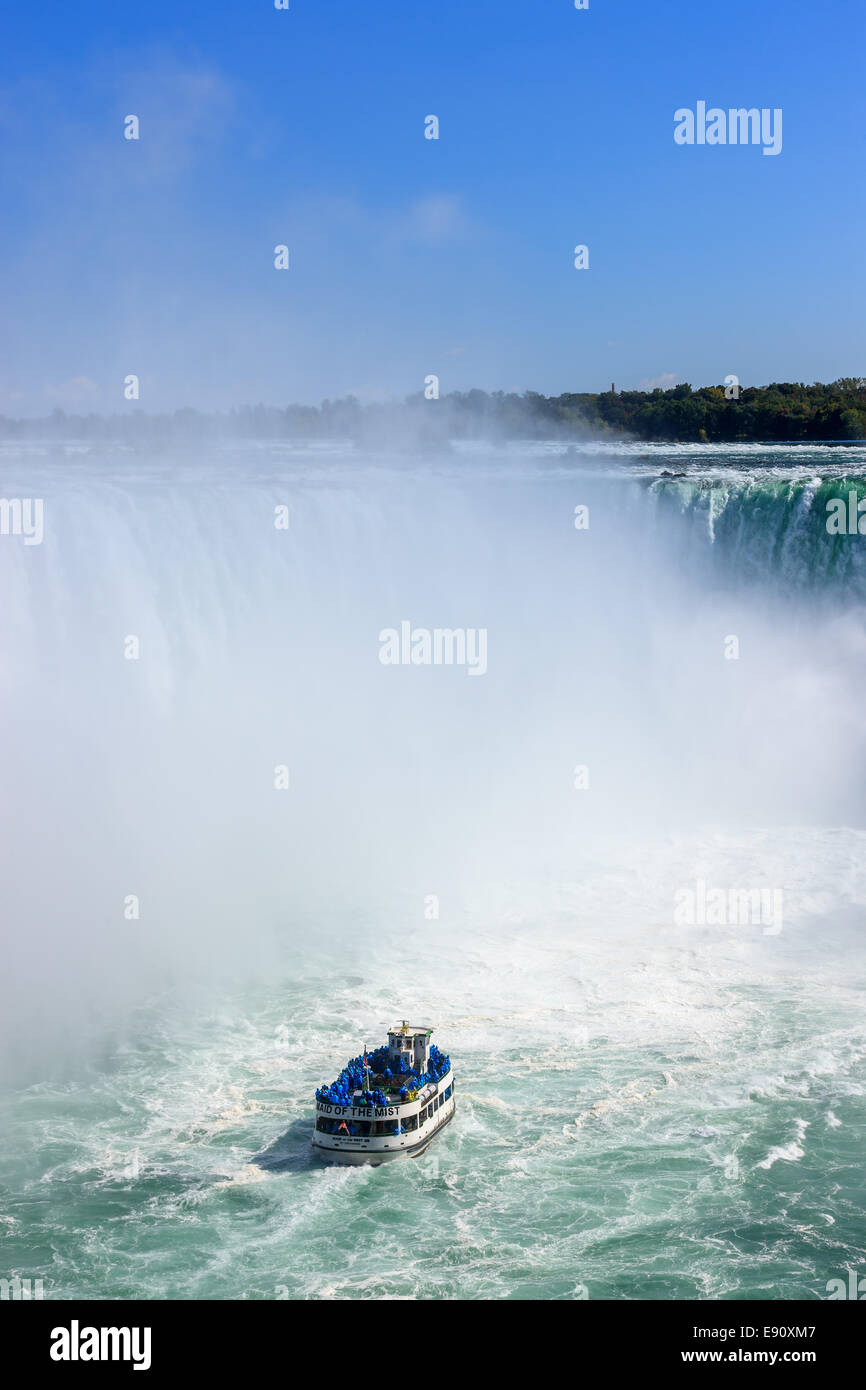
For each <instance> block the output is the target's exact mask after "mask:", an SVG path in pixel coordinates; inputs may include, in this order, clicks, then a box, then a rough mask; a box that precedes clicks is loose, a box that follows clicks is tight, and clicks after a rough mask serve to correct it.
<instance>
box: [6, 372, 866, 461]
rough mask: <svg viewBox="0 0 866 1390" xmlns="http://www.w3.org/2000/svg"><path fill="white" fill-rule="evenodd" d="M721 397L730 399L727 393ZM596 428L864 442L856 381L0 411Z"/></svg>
mask: <svg viewBox="0 0 866 1390" xmlns="http://www.w3.org/2000/svg"><path fill="white" fill-rule="evenodd" d="M729 397H731V398H729ZM599 435H602V436H604V435H607V436H609V437H611V438H623V437H625V438H636V439H642V440H648V441H649V440H657V441H662V442H664V441H667V442H680V441H681V442H684V443H713V442H720V443H735V442H737V441H757V442H761V441H769V440H773V441H775V440H788V441H792V442H796V441H806V440H821V439H825V440H852V439H866V378H863V377H840V378H839V380H838V381H833V382H831V383H829V384H828V385H825V384H824V383H822V382H815V383H814V384H812V385H810V386H807V385H804V383H803V382H784V381H783V382H778V381H777V382H773V383H772V385H770V386H746V387H743V388H741V389H739V388H738V395H737V397H736V399H734V398H733V397H732V395H731V388H729V389H728V394H727V396H726V391H725V387H724V386H701V387H699V388H698V389H697V390H692V388H691V386H689V385H688V384H686V383H681V384H680V385H678V386H672V387H670V389H668V390H661V389H660V388H656V389H655V390H653V391H614V390H611V391H601V392H597V393H591V392H576V393H572V392H566V393H565V394H564V395H561V396H543V395H540V394H539V393H538V392H536V391H525V392H523V393H516V392H504V391H493V392H487V391H454V392H452V393H450V394H449V395H446V396H443V397H442V398H441V399H439V400H427V399H425V397H424V395H423V394H422V393H418V394H417V395H414V396H409V397H407V398H406V400H404V401H402V402H394V403H374V404H368V405H362V404H361V403H360V402H359V401H358V400H356V399H355V397H354V396H347V397H345V398H343V399H341V400H336V401H328V400H325V401H322V403H321V405H320V406H307V405H289V406H286V407H279V406H266V405H255V406H243V407H240V408H237V409H232V410H229V411H227V412H224V413H217V414H204V413H202V412H199V411H197V410H191V409H184V410H176V411H174V413H173V414H169V415H149V414H146V413H145V412H144V411H142V410H140V409H137V408H135V409H132V410H130V411H129V412H125V411H124V412H120V413H118V414H115V415H111V416H99V415H92V414H91V415H67V414H65V413H64V412H63V411H62V410H55V411H53V412H52V414H51V415H49V416H48V417H47V418H43V419H19V420H12V419H7V418H6V417H3V416H0V439H7V440H14V439H20V440H27V439H85V440H91V441H99V440H102V441H105V442H106V443H110V442H113V441H116V440H120V441H125V442H128V443H130V444H134V445H140V446H142V447H146V446H148V445H152V444H158V443H170V442H182V441H185V440H201V441H207V440H217V439H220V440H237V441H241V440H250V439H261V440H264V439H269V440H278V439H293V440H328V439H330V440H337V439H340V440H345V439H350V440H353V441H355V442H357V443H359V444H362V445H364V444H370V445H375V446H377V447H387V446H388V445H389V444H391V445H393V447H395V448H401V447H404V446H406V445H413V446H423V445H429V446H431V447H440V446H443V445H445V444H446V443H447V441H448V440H449V439H468V440H471V439H476V440H502V439H550V440H559V439H580V438H583V439H586V438H591V437H593V436H599Z"/></svg>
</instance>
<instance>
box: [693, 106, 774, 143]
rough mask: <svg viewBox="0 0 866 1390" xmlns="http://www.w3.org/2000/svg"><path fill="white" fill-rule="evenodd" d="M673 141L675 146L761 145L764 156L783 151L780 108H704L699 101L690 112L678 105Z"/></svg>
mask: <svg viewBox="0 0 866 1390" xmlns="http://www.w3.org/2000/svg"><path fill="white" fill-rule="evenodd" d="M674 140H675V142H676V144H678V145H762V146H763V150H762V153H763V154H781V152H782V108H781V106H775V107H773V109H772V110H770V108H769V107H768V106H762V107H761V109H760V111H759V110H758V108H757V106H751V107H749V108H748V110H747V109H746V107H745V106H737V107H734V106H731V107H729V108H728V109H727V111H726V110H724V109H723V108H722V107H721V106H710V107H709V108H708V107H707V103H706V102H705V101H699V102H698V103H697V104H696V108H695V110H694V111H692V109H691V107H689V106H680V107H679V108H678V110H676V111H675V112H674Z"/></svg>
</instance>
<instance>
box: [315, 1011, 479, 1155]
mask: <svg viewBox="0 0 866 1390" xmlns="http://www.w3.org/2000/svg"><path fill="white" fill-rule="evenodd" d="M432 1032H433V1029H432V1028H427V1027H413V1026H412V1025H410V1024H408V1023H407V1022H406V1021H405V1019H404V1020H403V1022H402V1023H401V1024H399V1025H398V1027H396V1028H392V1029H391V1031H390V1032H389V1033H388V1042H387V1045H386V1046H385V1047H379V1048H377V1049H376V1050H375V1052H371V1053H369V1054H368V1053H367V1050H366V1048H365V1049H364V1052H363V1053H362V1054H361V1055H360V1056H359V1057H353V1058H352V1060H351V1061H350V1062H348V1063H347V1065H346V1066H345V1068H344V1069H343V1071H341V1073H340V1075H339V1076H338V1077H337V1080H336V1081H335V1082H333V1083H332V1085H330V1086H322V1087H320V1088H319V1090H318V1091H317V1092H316V1127H315V1129H314V1130H313V1147H314V1148H315V1149H316V1150H317V1152H318V1153H319V1154H320V1155H321V1156H322V1157H323V1158H326V1159H328V1160H329V1161H330V1162H332V1163H372V1164H374V1165H375V1164H379V1163H387V1162H388V1161H389V1160H390V1159H392V1158H417V1157H418V1156H419V1155H420V1154H422V1153H423V1152H424V1150H425V1149H426V1148H427V1145H428V1144H429V1143H430V1141H431V1140H432V1139H433V1138H435V1136H436V1135H437V1134H438V1133H439V1131H440V1129H444V1127H445V1125H447V1123H448V1121H449V1120H450V1119H451V1118H452V1117H453V1115H454V1110H455V1104H456V1102H455V1099H454V1073H453V1071H452V1069H451V1058H450V1057H448V1056H446V1054H445V1053H443V1052H440V1051H439V1048H438V1047H437V1046H436V1044H435V1043H431V1041H430V1035H431V1033H432Z"/></svg>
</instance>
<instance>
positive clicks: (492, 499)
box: [0, 449, 866, 1079]
mask: <svg viewBox="0 0 866 1390" xmlns="http://www.w3.org/2000/svg"><path fill="white" fill-rule="evenodd" d="M409 465H411V469H410V467H409ZM5 491H6V495H7V496H15V495H33V496H40V497H42V498H43V499H44V516H45V536H44V541H43V543H42V544H41V545H39V546H31V547H27V546H25V545H23V544H22V541H21V538H19V537H15V536H6V537H4V538H3V542H2V546H0V575H2V583H3V592H4V597H5V602H4V605H3V611H2V616H0V635H2V648H3V652H4V663H3V672H2V677H0V702H2V734H0V740H2V742H0V756H2V765H3V768H4V796H3V813H2V814H3V839H2V882H3V899H4V909H3V917H4V940H5V946H4V957H5V969H4V972H3V984H2V1033H3V1036H2V1053H3V1056H4V1058H5V1059H6V1068H7V1070H8V1071H9V1072H11V1074H12V1075H15V1076H20V1077H24V1078H30V1079H32V1078H33V1077H36V1076H40V1075H46V1074H54V1073H56V1072H57V1071H58V1070H59V1071H62V1070H63V1068H64V1067H67V1066H69V1065H76V1064H77V1061H80V1060H81V1059H84V1058H86V1057H88V1056H91V1055H93V1054H94V1050H95V1052H96V1055H102V1051H104V1049H105V1048H108V1049H109V1052H110V1049H111V1046H112V1045H113V1041H112V1040H116V1039H117V1038H119V1037H122V1036H123V1033H124V1030H125V1029H126V1028H128V1027H130V1026H131V1022H132V1020H133V1019H134V1017H135V1011H136V1010H137V1009H138V1008H139V1007H140V1006H142V1005H143V1004H145V1003H146V1002H147V1001H148V1000H149V999H151V998H153V997H154V996H158V995H166V994H168V995H170V996H171V997H173V998H175V999H179V1000H181V1001H183V1000H184V999H188V1000H190V1001H191V1000H194V999H195V998H197V997H198V994H199V993H200V992H201V991H202V990H204V991H205V992H207V991H208V990H209V989H210V988H211V987H213V986H216V985H218V984H225V982H226V981H237V980H238V979H241V978H244V977H246V976H248V975H258V976H262V975H267V974H268V973H269V972H280V971H283V972H286V971H287V972H289V973H291V972H292V970H293V969H294V968H296V965H298V963H299V962H300V961H301V960H302V959H303V957H304V953H305V952H306V951H308V950H309V949H310V948H311V947H315V946H317V945H325V944H326V945H327V949H329V950H331V951H332V952H333V956H334V960H333V968H334V972H335V977H336V978H339V976H340V970H341V965H340V943H341V942H345V943H347V944H348V943H352V944H353V946H357V944H358V943H359V942H360V943H363V942H365V941H369V942H370V943H371V944H375V945H376V946H377V948H378V949H381V947H382V945H383V943H393V949H394V953H395V959H399V958H401V957H403V956H408V957H409V958H413V959H421V958H423V955H424V951H425V949H426V946H427V944H428V943H429V941H430V940H431V939H432V938H433V936H434V935H435V936H442V935H443V934H445V935H449V936H450V935H453V933H454V932H456V931H458V928H459V927H461V925H463V926H465V923H466V921H467V920H469V919H468V918H467V915H466V914H470V918H471V915H472V914H474V918H473V919H472V920H475V921H476V922H477V923H479V924H480V925H483V926H484V927H486V928H490V927H491V926H492V925H495V913H496V910H497V909H496V904H497V902H499V901H501V896H502V893H503V889H504V888H505V887H507V886H508V885H520V888H519V894H520V897H521V901H523V902H525V903H534V905H535V907H536V908H540V906H541V905H542V904H543V903H545V902H547V901H549V900H550V897H551V894H552V893H553V892H554V890H555V888H556V885H557V884H560V883H561V882H563V881H574V878H575V875H576V874H577V875H578V876H579V866H583V871H584V872H585V870H586V867H587V866H588V865H591V864H592V863H593V862H601V861H602V860H603V858H604V856H605V855H609V854H610V852H611V849H612V847H615V849H616V854H617V856H618V859H619V862H620V863H621V864H622V865H625V866H627V865H628V864H629V862H633V863H634V864H635V865H637V864H639V863H641V862H643V859H642V856H644V855H645V854H646V852H647V847H648V846H650V845H652V844H656V843H659V842H660V841H663V840H664V837H666V836H667V837H671V836H683V835H686V836H695V835H697V834H699V833H700V832H701V831H707V832H709V831H718V830H722V831H725V832H731V833H743V832H750V831H754V830H756V829H757V828H760V827H764V826H774V827H778V826H791V827H798V826H806V825H816V824H821V825H842V824H847V825H854V826H859V825H861V824H862V796H861V793H860V790H859V774H860V773H861V772H862V768H863V753H864V746H863V733H862V726H861V721H860V720H859V716H858V691H859V690H862V680H863V675H864V662H866V632H864V625H863V620H862V611H861V610H860V608H859V607H858V606H857V604H856V603H854V602H853V601H851V602H849V601H846V600H845V598H844V595H840V594H839V593H838V592H837V593H836V594H833V595H828V594H827V593H826V592H825V593H823V594H822V593H816V592H812V591H810V590H809V588H808V587H806V588H801V589H800V590H798V591H794V590H792V589H791V587H790V585H789V584H786V583H785V582H784V576H780V574H779V573H778V566H775V565H774V561H773V556H772V553H771V552H768V555H767V560H766V566H765V571H764V573H762V574H758V573H753V574H752V576H751V578H750V579H749V580H748V582H744V581H743V579H742V577H740V576H738V574H737V570H736V568H735V567H731V566H728V565H726V564H725V562H724V556H721V557H720V556H719V555H718V554H716V555H713V553H712V548H711V546H710V544H709V541H708V539H707V536H706V534H705V521H704V519H703V518H702V517H701V515H700V513H699V512H695V511H689V510H687V509H670V508H665V507H663V506H660V505H659V497H658V494H657V492H656V491H654V490H653V488H652V487H650V486H648V485H647V480H646V479H642V478H640V477H638V476H634V475H633V474H630V473H626V472H622V471H619V472H617V471H616V470H610V469H609V468H606V467H602V466H601V465H599V464H598V463H596V465H594V466H592V467H588V466H586V464H584V465H582V466H581V467H580V468H575V467H574V466H571V465H570V464H569V463H568V461H567V460H563V459H559V460H552V461H551V460H539V459H537V458H536V459H533V458H531V457H529V456H526V455H524V456H515V455H507V454H505V453H503V452H501V451H500V452H498V453H497V452H491V453H487V454H480V455H478V456H476V457H474V458H473V459H472V460H468V461H467V460H466V459H461V460H459V461H458V462H456V463H455V460H454V459H453V457H450V456H443V457H441V458H436V457H431V456H429V455H428V456H426V457H425V458H424V459H423V460H420V459H418V458H405V459H402V460H400V462H399V464H398V465H397V466H395V463H394V460H393V458H387V457H377V456H375V455H373V454H369V453H368V454H366V455H362V456H359V455H355V456H353V455H339V454H334V455H329V456H317V457H313V456H311V455H310V453H309V451H306V452H305V451H303V450H300V451H297V453H296V454H292V453H291V452H290V451H288V452H287V451H285V450H284V451H282V452H280V451H278V450H270V451H269V450H267V449H262V450H255V449H250V450H248V451H246V453H245V454H238V453H233V454H231V455H229V456H226V457H223V458H210V459H202V458H199V459H197V460H196V459H195V458H186V459H179V458H175V459H172V458H168V457H166V456H160V457H154V458H153V459H152V460H151V461H150V462H149V463H145V464H144V465H143V464H142V462H141V460H140V459H137V460H135V461H133V460H126V461H124V459H123V457H122V455H117V456H115V457H114V458H113V459H108V460H107V459H99V458H97V459H92V458H90V457H88V455H87V454H86V453H83V454H80V455H75V454H69V453H66V454H65V455H63V456H60V455H47V456H45V457H43V458H41V459H33V458H30V459H29V460H28V461H27V462H26V465H25V464H24V463H22V462H21V461H19V462H18V463H15V462H14V460H13V461H11V462H9V461H8V460H7V477H6V481H5ZM577 507H582V508H587V509H588V513H587V517H588V525H587V526H586V527H585V529H576V526H575V508H577ZM278 518H279V519H280V523H281V524H278ZM403 622H409V623H410V624H412V626H413V628H416V629H417V628H426V629H431V630H432V629H437V628H438V629H449V630H455V629H461V630H470V629H472V630H476V631H480V630H484V631H485V632H486V641H487V668H486V671H485V672H484V674H483V675H481V674H478V675H476V676H475V677H473V676H471V675H470V674H469V670H468V668H467V666H466V665H465V664H464V665H462V666H461V665H458V664H454V665H450V666H448V665H427V666H420V665H413V664H411V663H410V664H406V665H396V666H389V665H383V664H382V661H381V659H380V651H381V646H382V643H381V634H382V632H383V631H384V630H386V629H399V628H400V626H401V623H403ZM732 637H733V638H735V639H736V642H737V644H738V655H737V657H735V658H733V659H731V658H730V657H729V656H726V651H728V650H729V647H730V639H731V638H732ZM131 639H132V640H131ZM131 653H132V655H131ZM286 783H287V785H286ZM636 872H637V870H636ZM673 886H674V885H671V888H673ZM431 895H433V896H435V898H436V900H437V903H438V905H439V907H438V911H439V913H440V914H441V915H440V917H438V918H437V920H435V921H433V922H431V921H429V920H426V919H425V903H426V902H427V901H428V899H429V898H430V896H431ZM130 914H132V915H130ZM485 914H489V915H488V919H487V920H484V919H485Z"/></svg>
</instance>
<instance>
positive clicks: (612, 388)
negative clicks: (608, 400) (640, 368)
mask: <svg viewBox="0 0 866 1390" xmlns="http://www.w3.org/2000/svg"><path fill="white" fill-rule="evenodd" d="M610 390H611V395H613V396H615V395H616V382H615V381H612V382H611V383H610Z"/></svg>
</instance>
